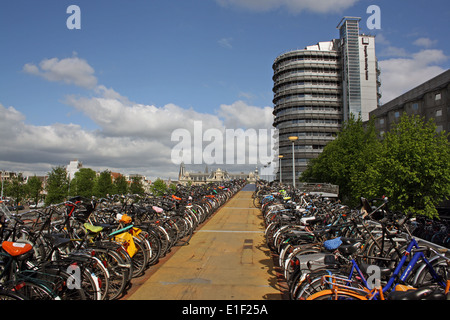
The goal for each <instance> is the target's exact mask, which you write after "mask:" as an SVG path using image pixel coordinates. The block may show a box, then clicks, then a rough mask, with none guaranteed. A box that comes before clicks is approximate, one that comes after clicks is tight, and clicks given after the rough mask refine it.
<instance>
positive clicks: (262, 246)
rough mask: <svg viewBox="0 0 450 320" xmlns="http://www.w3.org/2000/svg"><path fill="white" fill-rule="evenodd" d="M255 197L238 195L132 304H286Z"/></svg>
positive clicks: (247, 193) (144, 286) (244, 193)
mask: <svg viewBox="0 0 450 320" xmlns="http://www.w3.org/2000/svg"><path fill="white" fill-rule="evenodd" d="M251 195H252V191H240V192H239V193H237V194H236V195H235V196H234V197H233V198H232V199H231V200H229V201H228V203H227V204H226V205H224V206H223V207H222V208H221V209H220V210H219V211H218V212H217V213H216V214H215V215H214V216H213V217H212V218H211V219H210V220H209V221H208V222H207V223H206V224H205V225H204V226H203V227H202V228H201V229H199V230H198V231H197V232H196V233H195V234H194V236H193V237H192V239H191V241H190V244H189V245H187V246H184V247H181V248H179V249H178V250H177V251H176V252H175V253H174V254H173V256H171V257H170V259H168V260H167V261H166V262H165V263H164V265H162V266H161V267H160V268H159V269H158V270H156V271H155V272H154V273H153V274H152V275H151V276H150V278H148V279H147V280H146V282H145V283H143V284H142V285H140V287H139V288H138V289H137V290H136V291H135V292H134V293H132V294H131V295H130V296H129V297H128V298H127V299H128V300H264V299H270V300H280V299H282V295H281V292H280V290H279V288H278V284H277V275H276V272H275V270H274V265H273V260H272V257H271V254H270V251H269V249H268V248H267V246H266V242H265V238H264V224H263V221H262V218H261V213H260V210H259V209H256V208H254V207H253V202H252V200H253V199H252V198H251Z"/></svg>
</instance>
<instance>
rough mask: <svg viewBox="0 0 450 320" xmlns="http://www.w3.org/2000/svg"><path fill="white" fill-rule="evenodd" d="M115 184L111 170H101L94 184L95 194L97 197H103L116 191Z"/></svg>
mask: <svg viewBox="0 0 450 320" xmlns="http://www.w3.org/2000/svg"><path fill="white" fill-rule="evenodd" d="M114 191H115V190H114V185H113V182H112V178H111V172H110V171H108V170H105V171H103V172H100V175H99V176H98V178H97V180H96V182H95V185H94V194H95V196H96V197H99V198H103V197H106V195H108V194H112V193H115V192H114Z"/></svg>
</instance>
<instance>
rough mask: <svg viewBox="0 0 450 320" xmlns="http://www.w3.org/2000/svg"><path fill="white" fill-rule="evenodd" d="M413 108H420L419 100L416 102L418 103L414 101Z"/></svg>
mask: <svg viewBox="0 0 450 320" xmlns="http://www.w3.org/2000/svg"><path fill="white" fill-rule="evenodd" d="M412 109H413V110H418V109H419V104H418V103H417V102H416V103H413V105H412Z"/></svg>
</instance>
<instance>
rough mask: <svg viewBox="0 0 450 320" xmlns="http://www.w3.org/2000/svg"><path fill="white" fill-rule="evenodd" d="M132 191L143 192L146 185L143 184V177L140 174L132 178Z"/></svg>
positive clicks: (133, 192) (135, 192)
mask: <svg viewBox="0 0 450 320" xmlns="http://www.w3.org/2000/svg"><path fill="white" fill-rule="evenodd" d="M130 193H132V194H143V193H144V186H143V185H142V178H141V177H139V176H136V177H132V178H131V184H130Z"/></svg>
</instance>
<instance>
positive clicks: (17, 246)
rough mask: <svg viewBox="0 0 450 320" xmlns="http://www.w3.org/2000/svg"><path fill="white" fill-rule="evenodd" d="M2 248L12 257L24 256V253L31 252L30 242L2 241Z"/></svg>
mask: <svg viewBox="0 0 450 320" xmlns="http://www.w3.org/2000/svg"><path fill="white" fill-rule="evenodd" d="M2 248H3V250H5V251H6V252H7V253H8V254H10V255H11V256H13V257H19V256H21V255H23V257H25V254H26V253H28V252H32V251H31V249H33V247H32V246H31V244H29V243H23V242H12V241H3V242H2Z"/></svg>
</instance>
